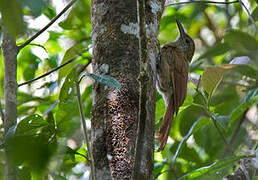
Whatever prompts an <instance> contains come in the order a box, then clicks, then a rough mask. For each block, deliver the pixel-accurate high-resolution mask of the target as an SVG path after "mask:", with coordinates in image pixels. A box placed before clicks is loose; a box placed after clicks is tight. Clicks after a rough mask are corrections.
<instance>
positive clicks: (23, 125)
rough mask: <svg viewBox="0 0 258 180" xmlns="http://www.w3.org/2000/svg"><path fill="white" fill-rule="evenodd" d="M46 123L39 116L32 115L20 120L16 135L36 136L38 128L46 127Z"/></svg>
mask: <svg viewBox="0 0 258 180" xmlns="http://www.w3.org/2000/svg"><path fill="white" fill-rule="evenodd" d="M47 125H48V123H47V121H45V120H44V119H43V118H42V117H41V116H40V115H38V114H33V115H30V116H28V117H26V118H24V119H23V120H21V121H20V122H19V123H18V125H17V128H16V132H15V134H16V135H25V134H26V135H32V134H36V133H37V131H38V130H39V128H41V127H44V126H47Z"/></svg>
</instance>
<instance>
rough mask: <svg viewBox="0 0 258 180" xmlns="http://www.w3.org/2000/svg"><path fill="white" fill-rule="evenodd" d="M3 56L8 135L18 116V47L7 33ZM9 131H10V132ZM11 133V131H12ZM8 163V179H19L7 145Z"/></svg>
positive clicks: (5, 122)
mask: <svg viewBox="0 0 258 180" xmlns="http://www.w3.org/2000/svg"><path fill="white" fill-rule="evenodd" d="M2 50H3V57H4V98H5V113H4V131H5V136H6V139H7V136H8V134H7V133H9V132H10V131H14V130H13V129H10V128H11V127H12V126H14V125H15V124H16V118H17V103H16V99H17V82H16V74H17V59H16V56H17V54H18V48H17V46H16V43H15V40H14V39H12V38H11V37H10V36H8V34H7V33H4V35H3V43H2ZM8 131H9V132H8ZM10 133H11V132H10ZM5 155H6V164H5V177H6V180H15V179H17V176H16V171H15V167H13V166H12V163H11V158H10V156H9V152H8V146H7V147H5Z"/></svg>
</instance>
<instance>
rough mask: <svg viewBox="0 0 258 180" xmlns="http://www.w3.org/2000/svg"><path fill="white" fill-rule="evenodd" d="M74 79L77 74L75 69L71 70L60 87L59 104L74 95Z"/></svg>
mask: <svg viewBox="0 0 258 180" xmlns="http://www.w3.org/2000/svg"><path fill="white" fill-rule="evenodd" d="M76 78H77V74H76V71H75V69H73V70H72V71H71V72H70V73H69V74H68V75H67V77H66V78H65V82H64V84H63V85H62V87H61V90H60V94H59V101H60V103H61V104H62V103H64V102H66V101H67V100H69V99H71V98H72V97H73V96H74V95H75V82H76Z"/></svg>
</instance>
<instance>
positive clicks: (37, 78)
mask: <svg viewBox="0 0 258 180" xmlns="http://www.w3.org/2000/svg"><path fill="white" fill-rule="evenodd" d="M90 48H91V46H89V47H88V48H86V49H85V50H83V52H85V51H88V50H89V49H90ZM83 52H81V53H78V55H77V56H75V57H73V58H72V59H70V60H68V61H66V62H65V63H64V64H61V65H60V66H58V67H57V68H55V69H53V70H51V71H49V72H47V73H45V74H43V75H41V76H39V77H36V78H34V79H31V80H28V81H26V82H23V83H21V84H18V87H20V86H23V85H26V84H30V83H32V82H34V81H37V80H39V79H41V78H43V77H46V76H48V75H49V74H51V73H53V72H55V71H57V70H59V69H60V68H62V67H64V66H66V65H67V64H70V63H72V62H73V61H75V60H76V59H77V58H78V57H79V56H81V55H82V53H83ZM88 62H91V58H89V61H88ZM88 64H89V63H87V65H88Z"/></svg>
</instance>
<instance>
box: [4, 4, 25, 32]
mask: <svg viewBox="0 0 258 180" xmlns="http://www.w3.org/2000/svg"><path fill="white" fill-rule="evenodd" d="M0 2H1V3H0V11H1V15H2V20H3V25H4V27H5V28H6V29H7V31H8V32H9V33H10V34H11V35H12V36H13V37H16V36H18V35H21V34H23V33H24V29H25V28H24V27H25V26H24V24H23V13H22V7H21V4H20V3H19V2H18V1H17V0H11V1H9V0H1V1H0Z"/></svg>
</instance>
